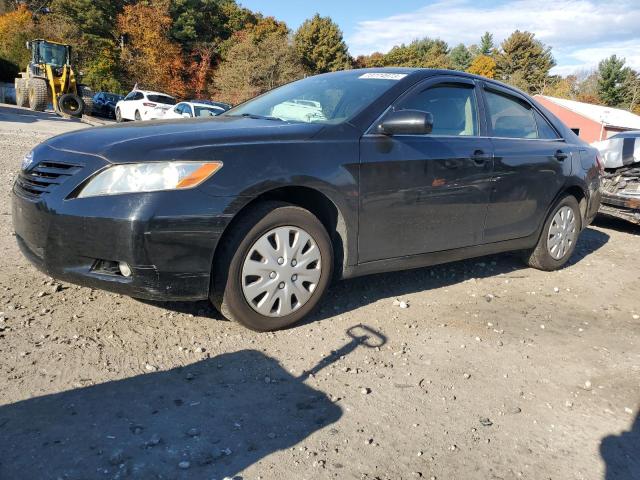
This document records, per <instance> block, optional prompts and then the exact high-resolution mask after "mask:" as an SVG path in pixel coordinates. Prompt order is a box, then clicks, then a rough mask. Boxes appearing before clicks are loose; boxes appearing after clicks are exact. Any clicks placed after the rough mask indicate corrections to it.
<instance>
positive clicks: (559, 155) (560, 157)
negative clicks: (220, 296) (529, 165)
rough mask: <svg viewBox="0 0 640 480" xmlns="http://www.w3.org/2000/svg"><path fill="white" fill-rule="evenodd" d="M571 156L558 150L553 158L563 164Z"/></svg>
mask: <svg viewBox="0 0 640 480" xmlns="http://www.w3.org/2000/svg"><path fill="white" fill-rule="evenodd" d="M568 156H569V155H568V154H566V153H564V152H563V151H562V150H558V151H557V152H556V153H554V154H553V157H554V158H555V159H556V160H558V161H559V162H562V161H563V160H565V159H566V158H567V157H568Z"/></svg>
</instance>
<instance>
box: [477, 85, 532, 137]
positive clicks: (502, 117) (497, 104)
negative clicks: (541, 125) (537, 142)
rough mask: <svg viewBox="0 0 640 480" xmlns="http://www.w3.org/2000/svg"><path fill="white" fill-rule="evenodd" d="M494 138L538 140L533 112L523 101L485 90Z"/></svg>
mask: <svg viewBox="0 0 640 480" xmlns="http://www.w3.org/2000/svg"><path fill="white" fill-rule="evenodd" d="M485 94H486V99H487V107H488V109H489V119H490V121H491V127H492V129H493V136H494V137H503V138H540V137H539V136H538V126H537V124H536V119H535V116H534V113H535V110H533V108H531V106H530V105H529V104H527V103H525V102H523V101H520V100H517V99H516V98H514V97H511V96H507V95H503V94H501V93H496V92H491V91H489V90H485Z"/></svg>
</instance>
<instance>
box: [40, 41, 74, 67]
mask: <svg viewBox="0 0 640 480" xmlns="http://www.w3.org/2000/svg"><path fill="white" fill-rule="evenodd" d="M38 56H39V57H40V62H41V63H48V64H50V65H55V66H57V67H61V66H62V65H66V63H67V47H65V46H64V45H56V44H54V43H47V42H42V43H40V44H39V45H38Z"/></svg>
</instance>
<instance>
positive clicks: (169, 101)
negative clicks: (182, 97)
mask: <svg viewBox="0 0 640 480" xmlns="http://www.w3.org/2000/svg"><path fill="white" fill-rule="evenodd" d="M147 98H148V99H149V100H150V101H152V102H156V103H163V104H165V105H175V104H176V99H175V98H173V97H170V96H168V95H147Z"/></svg>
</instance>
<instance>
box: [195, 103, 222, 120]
mask: <svg viewBox="0 0 640 480" xmlns="http://www.w3.org/2000/svg"><path fill="white" fill-rule="evenodd" d="M193 109H194V110H195V112H196V117H214V116H216V115H220V114H221V113H222V112H224V109H223V108H216V107H199V106H197V105H194V106H193Z"/></svg>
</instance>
